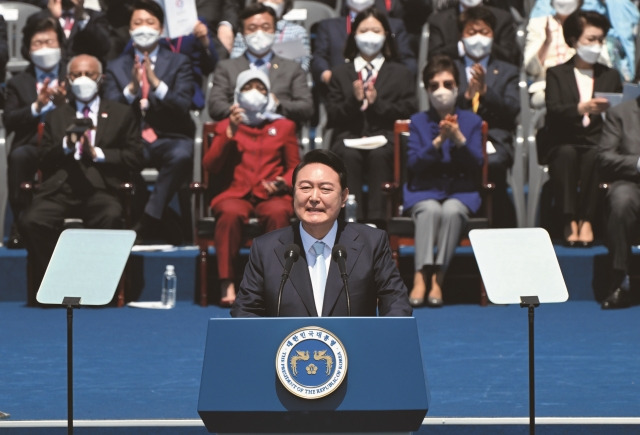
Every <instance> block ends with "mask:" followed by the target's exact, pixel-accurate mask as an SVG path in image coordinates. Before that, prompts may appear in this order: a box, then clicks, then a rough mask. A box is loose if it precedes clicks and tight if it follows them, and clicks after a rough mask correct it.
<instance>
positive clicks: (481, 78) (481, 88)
mask: <svg viewBox="0 0 640 435" xmlns="http://www.w3.org/2000/svg"><path fill="white" fill-rule="evenodd" d="M485 76H486V73H485V71H484V68H483V67H482V65H480V64H479V63H476V64H474V65H473V66H472V67H471V78H470V79H469V87H468V88H467V92H466V93H465V97H466V98H467V99H468V100H471V99H472V98H473V96H474V95H475V94H480V95H484V94H485V93H486V92H487V84H486V83H485Z"/></svg>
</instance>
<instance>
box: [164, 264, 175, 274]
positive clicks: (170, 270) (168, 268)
mask: <svg viewBox="0 0 640 435" xmlns="http://www.w3.org/2000/svg"><path fill="white" fill-rule="evenodd" d="M174 270H175V268H174V267H173V264H167V270H166V271H167V272H173V271H174Z"/></svg>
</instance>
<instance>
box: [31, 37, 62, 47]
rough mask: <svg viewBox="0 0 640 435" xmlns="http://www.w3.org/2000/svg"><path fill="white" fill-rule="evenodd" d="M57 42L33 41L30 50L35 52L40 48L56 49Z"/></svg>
mask: <svg viewBox="0 0 640 435" xmlns="http://www.w3.org/2000/svg"><path fill="white" fill-rule="evenodd" d="M57 46H58V40H57V39H34V40H32V41H31V49H32V50H37V49H39V48H42V47H49V48H51V47H54V48H55V47H57Z"/></svg>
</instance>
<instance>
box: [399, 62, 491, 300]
mask: <svg viewBox="0 0 640 435" xmlns="http://www.w3.org/2000/svg"><path fill="white" fill-rule="evenodd" d="M423 81H424V87H425V89H427V92H428V95H429V110H428V111H427V112H420V113H416V114H415V115H413V116H412V117H411V124H410V127H409V128H410V129H409V131H410V135H409V143H408V148H407V182H406V184H405V185H404V186H403V190H404V191H403V198H404V210H407V211H410V213H411V217H412V218H413V221H414V222H415V248H416V253H415V257H414V262H415V275H414V278H413V288H412V289H411V293H410V294H409V302H410V303H411V305H413V306H414V307H417V306H421V305H423V304H424V303H425V295H427V290H429V293H428V295H427V298H426V303H427V305H428V306H431V307H440V306H442V304H443V301H442V283H443V282H444V276H445V273H446V271H447V267H448V266H449V263H450V262H451V258H452V257H453V254H454V252H455V248H456V246H457V245H458V243H459V242H460V237H461V236H462V232H463V231H464V229H465V226H466V223H467V220H468V218H469V215H471V214H473V213H476V212H477V211H478V210H479V208H480V205H481V203H482V200H481V198H480V192H479V190H480V183H479V180H480V171H481V167H482V161H483V154H482V119H481V118H480V117H479V116H478V115H476V114H474V113H473V112H471V111H469V110H461V109H460V108H458V107H456V97H457V93H458V70H457V68H456V65H455V63H454V62H453V61H452V60H451V58H449V57H448V56H446V55H436V56H433V57H432V58H431V59H430V60H429V63H428V64H427V66H426V67H425V69H424V73H423ZM434 249H437V253H434ZM427 285H428V286H429V287H428V288H427Z"/></svg>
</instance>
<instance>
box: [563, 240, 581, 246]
mask: <svg viewBox="0 0 640 435" xmlns="http://www.w3.org/2000/svg"><path fill="white" fill-rule="evenodd" d="M578 243H579V242H578V241H576V240H566V239H565V240H564V241H563V242H562V244H563V245H564V246H566V247H567V248H575V247H576V246H579V245H578Z"/></svg>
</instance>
